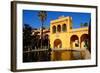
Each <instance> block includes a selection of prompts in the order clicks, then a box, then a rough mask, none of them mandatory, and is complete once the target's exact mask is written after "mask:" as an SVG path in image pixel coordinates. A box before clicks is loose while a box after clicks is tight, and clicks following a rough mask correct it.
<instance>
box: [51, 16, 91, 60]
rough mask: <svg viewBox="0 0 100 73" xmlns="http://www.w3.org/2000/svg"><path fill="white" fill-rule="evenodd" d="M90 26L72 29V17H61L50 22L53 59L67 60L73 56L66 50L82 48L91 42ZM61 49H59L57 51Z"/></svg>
mask: <svg viewBox="0 0 100 73" xmlns="http://www.w3.org/2000/svg"><path fill="white" fill-rule="evenodd" d="M88 41H89V34H88V27H81V28H75V29H72V17H69V16H68V17H64V16H63V17H59V18H58V19H56V20H52V21H51V23H50V47H51V49H52V50H53V51H52V56H51V58H52V60H67V59H70V58H71V57H72V56H71V55H70V53H71V52H66V50H80V49H84V48H87V46H88V44H89V42H88ZM57 50H59V51H57Z"/></svg>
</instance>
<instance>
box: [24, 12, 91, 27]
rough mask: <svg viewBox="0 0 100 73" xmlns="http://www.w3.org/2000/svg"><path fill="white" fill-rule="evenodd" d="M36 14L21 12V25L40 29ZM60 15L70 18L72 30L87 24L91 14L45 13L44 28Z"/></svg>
mask: <svg viewBox="0 0 100 73" xmlns="http://www.w3.org/2000/svg"><path fill="white" fill-rule="evenodd" d="M38 12H39V11H35V10H23V24H29V25H30V26H31V27H33V28H40V27H41V21H40V19H39V17H38ZM62 15H63V16H71V17H72V22H73V26H72V27H73V28H79V27H80V24H81V23H85V22H87V23H89V21H90V19H91V13H79V12H56V11H47V19H46V21H45V23H44V27H49V26H50V21H51V20H54V19H57V18H58V17H59V16H62Z"/></svg>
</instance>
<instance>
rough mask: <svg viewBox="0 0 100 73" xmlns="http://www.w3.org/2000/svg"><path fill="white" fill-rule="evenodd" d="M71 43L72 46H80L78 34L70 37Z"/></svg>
mask: <svg viewBox="0 0 100 73" xmlns="http://www.w3.org/2000/svg"><path fill="white" fill-rule="evenodd" d="M70 44H71V48H72V49H74V48H77V47H79V38H78V36H77V35H72V36H71V38H70Z"/></svg>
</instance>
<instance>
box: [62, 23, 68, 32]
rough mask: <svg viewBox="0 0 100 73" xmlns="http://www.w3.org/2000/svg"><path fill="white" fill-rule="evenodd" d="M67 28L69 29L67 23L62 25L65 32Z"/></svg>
mask: <svg viewBox="0 0 100 73" xmlns="http://www.w3.org/2000/svg"><path fill="white" fill-rule="evenodd" d="M66 30H67V29H66V24H63V25H62V31H63V32H65V31H66Z"/></svg>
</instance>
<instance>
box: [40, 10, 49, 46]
mask: <svg viewBox="0 0 100 73" xmlns="http://www.w3.org/2000/svg"><path fill="white" fill-rule="evenodd" d="M38 17H39V18H40V21H41V48H43V46H42V44H43V43H42V39H43V25H44V21H45V20H46V18H47V12H46V11H39V13H38Z"/></svg>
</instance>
